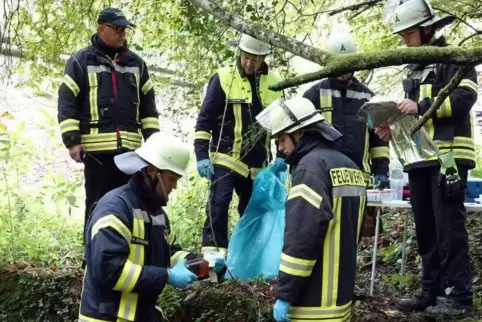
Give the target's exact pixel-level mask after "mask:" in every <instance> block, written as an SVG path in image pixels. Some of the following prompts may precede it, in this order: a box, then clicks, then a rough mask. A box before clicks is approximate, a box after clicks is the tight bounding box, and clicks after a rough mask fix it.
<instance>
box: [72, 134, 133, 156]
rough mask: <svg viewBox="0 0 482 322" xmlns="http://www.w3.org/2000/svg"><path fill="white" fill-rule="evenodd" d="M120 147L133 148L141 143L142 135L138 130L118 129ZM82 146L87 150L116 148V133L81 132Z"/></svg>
mask: <svg viewBox="0 0 482 322" xmlns="http://www.w3.org/2000/svg"><path fill="white" fill-rule="evenodd" d="M120 137H121V142H122V147H124V148H127V149H131V150H135V149H137V148H138V147H140V146H141V144H142V135H141V134H139V133H138V132H127V131H120ZM80 138H81V142H82V147H83V148H84V150H85V151H87V152H96V151H111V150H117V148H118V147H117V133H116V132H108V133H97V134H81V136H80Z"/></svg>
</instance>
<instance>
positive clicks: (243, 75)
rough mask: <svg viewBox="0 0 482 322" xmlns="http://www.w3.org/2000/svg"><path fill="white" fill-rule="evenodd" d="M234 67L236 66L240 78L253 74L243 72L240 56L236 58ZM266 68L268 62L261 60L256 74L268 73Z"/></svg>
mask: <svg viewBox="0 0 482 322" xmlns="http://www.w3.org/2000/svg"><path fill="white" fill-rule="evenodd" d="M236 67H237V68H238V72H239V75H240V76H241V77H242V78H244V77H246V78H249V77H252V76H253V75H246V73H245V72H244V69H243V66H241V56H238V58H237V59H236ZM268 70H269V67H268V64H266V62H263V63H262V64H261V68H260V70H259V71H258V75H259V74H263V75H268ZM258 75H256V76H258Z"/></svg>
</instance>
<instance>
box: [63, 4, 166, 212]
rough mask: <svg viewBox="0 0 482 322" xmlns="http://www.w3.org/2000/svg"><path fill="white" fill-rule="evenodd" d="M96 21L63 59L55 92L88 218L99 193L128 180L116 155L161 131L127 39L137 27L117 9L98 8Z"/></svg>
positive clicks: (143, 71) (141, 65)
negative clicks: (80, 167) (78, 165)
mask: <svg viewBox="0 0 482 322" xmlns="http://www.w3.org/2000/svg"><path fill="white" fill-rule="evenodd" d="M97 23H98V27H97V33H95V34H94V35H93V36H92V37H91V44H90V45H89V46H87V47H85V48H83V49H81V50H79V51H78V52H76V53H74V54H73V55H72V56H71V57H70V58H69V60H68V61H67V64H66V67H65V72H64V78H63V82H62V84H61V85H60V88H59V90H58V94H59V98H58V122H59V123H60V131H61V133H62V141H63V144H64V145H65V146H66V147H67V149H68V150H69V154H70V157H71V158H72V159H73V160H75V161H76V162H83V163H84V177H85V194H86V200H85V217H86V218H87V216H88V214H89V212H90V209H91V208H92V205H93V204H94V203H95V202H96V201H97V200H98V199H99V198H100V197H102V195H104V194H105V193H106V192H108V191H109V190H112V189H114V188H117V187H119V186H121V185H123V184H125V183H126V182H127V181H128V180H129V176H128V175H125V174H124V173H122V172H121V171H119V169H117V167H116V166H115V164H114V159H113V158H114V156H115V155H117V154H119V153H122V152H125V151H131V150H135V149H136V148H138V147H139V146H140V145H141V143H142V139H143V138H144V139H147V138H148V137H149V136H150V135H151V134H153V133H154V132H158V131H159V121H158V112H157V109H156V104H155V101H154V89H153V83H152V80H151V78H150V77H149V72H148V70H147V66H146V64H145V62H144V61H143V60H142V59H141V58H140V57H139V56H138V55H137V54H135V53H134V52H132V51H131V50H130V49H129V48H128V46H127V42H126V40H125V38H126V31H127V30H128V29H129V28H132V27H135V26H134V25H133V24H132V23H131V22H129V21H128V20H127V19H126V17H125V15H124V14H123V13H122V11H121V10H119V9H116V8H107V9H104V10H102V11H101V12H100V14H99V17H98V19H97Z"/></svg>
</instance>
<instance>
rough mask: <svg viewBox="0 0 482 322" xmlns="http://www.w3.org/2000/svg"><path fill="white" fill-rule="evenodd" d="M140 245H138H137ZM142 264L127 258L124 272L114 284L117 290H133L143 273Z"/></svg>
mask: <svg viewBox="0 0 482 322" xmlns="http://www.w3.org/2000/svg"><path fill="white" fill-rule="evenodd" d="M137 246H138V245H137ZM141 271H142V266H140V265H136V264H134V263H132V262H131V261H130V260H126V263H125V264H124V268H123V269H122V273H121V275H120V277H119V279H118V280H117V283H116V284H115V286H114V290H115V291H120V292H131V291H132V289H134V286H136V283H137V280H138V279H139V276H140V275H141Z"/></svg>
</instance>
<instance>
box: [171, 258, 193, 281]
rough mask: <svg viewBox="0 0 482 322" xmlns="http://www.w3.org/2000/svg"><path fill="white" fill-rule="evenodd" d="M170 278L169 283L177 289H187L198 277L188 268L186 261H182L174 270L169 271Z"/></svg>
mask: <svg viewBox="0 0 482 322" xmlns="http://www.w3.org/2000/svg"><path fill="white" fill-rule="evenodd" d="M167 272H168V274H169V277H168V279H167V283H168V284H171V285H172V286H174V287H177V288H185V287H186V286H188V285H189V284H191V283H192V282H194V281H195V280H196V279H197V277H196V275H195V274H193V273H192V272H191V271H190V270H188V269H187V267H186V259H183V260H180V261H179V262H178V263H177V264H176V265H175V266H174V267H173V268H169V269H167Z"/></svg>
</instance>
